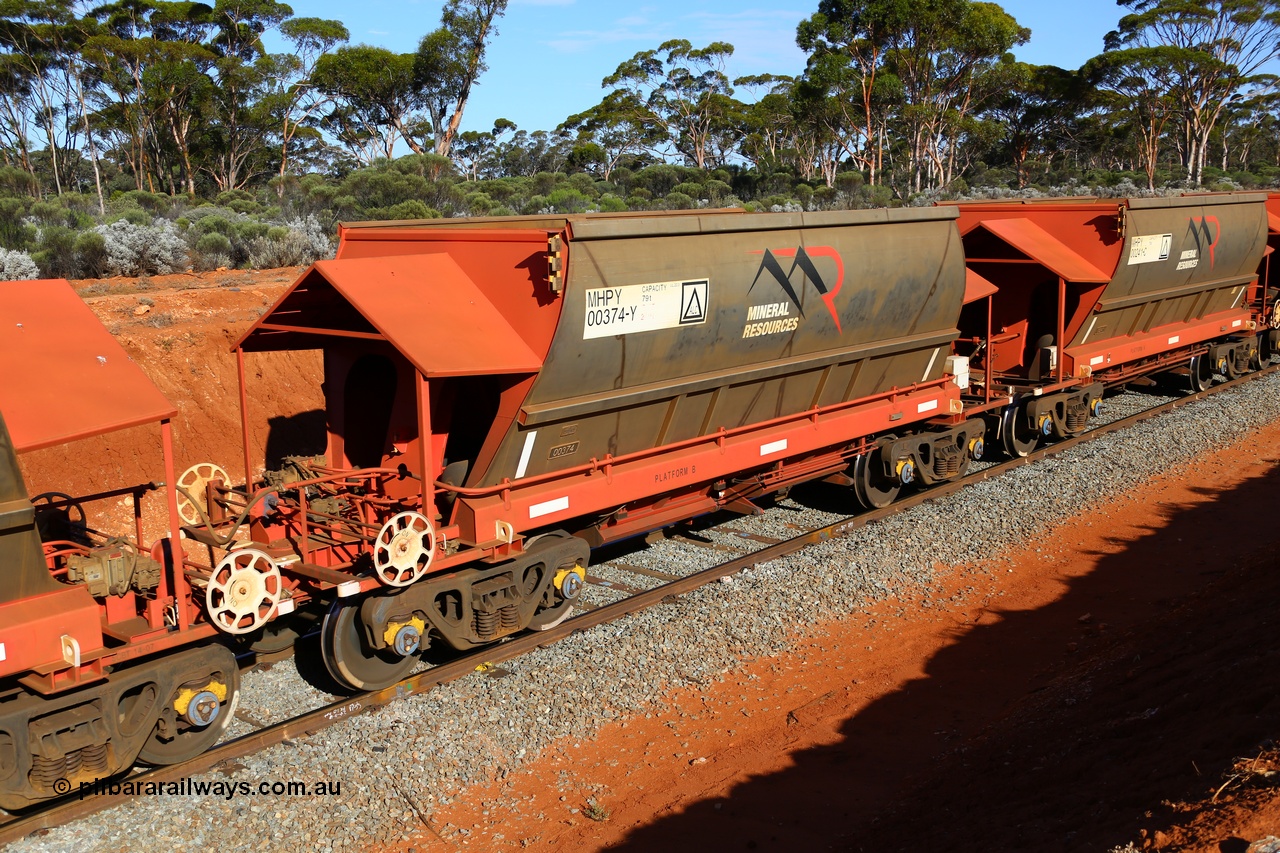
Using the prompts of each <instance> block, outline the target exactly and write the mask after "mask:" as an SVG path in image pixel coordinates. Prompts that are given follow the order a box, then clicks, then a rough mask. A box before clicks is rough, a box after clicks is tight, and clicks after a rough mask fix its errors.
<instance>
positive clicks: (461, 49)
mask: <svg viewBox="0 0 1280 853" xmlns="http://www.w3.org/2000/svg"><path fill="white" fill-rule="evenodd" d="M506 9H507V0H447V2H446V3H445V6H444V9H443V10H442V11H441V13H440V27H439V28H438V29H436V30H434V31H432V32H430V33H428V34H427V35H425V36H423V38H422V41H421V42H420V43H419V45H418V52H417V54H416V56H415V60H414V67H413V75H414V81H415V85H416V86H417V88H418V89H419V90H420V95H421V98H422V103H423V104H424V105H425V106H426V109H427V111H428V112H429V113H430V115H431V126H432V133H433V135H434V142H435V153H437V154H440V155H442V156H446V157H447V156H448V155H449V150H450V148H452V146H453V140H454V138H455V137H456V136H457V135H458V128H459V126H460V125H461V124H462V114H463V112H464V111H465V110H466V107H467V101H468V100H469V99H470V98H471V89H472V88H473V87H474V86H475V85H476V81H477V80H478V79H479V78H480V75H481V74H483V73H484V72H485V71H486V70H488V66H487V65H485V61H484V58H485V53H486V51H487V50H488V47H489V42H490V41H491V40H492V39H493V38H494V37H495V36H497V34H498V29H497V27H496V26H495V24H494V21H495V20H496V19H497V18H500V17H501V16H502V15H503V13H504V12H506ZM415 150H417V149H415Z"/></svg>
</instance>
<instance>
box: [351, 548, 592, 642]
mask: <svg viewBox="0 0 1280 853" xmlns="http://www.w3.org/2000/svg"><path fill="white" fill-rule="evenodd" d="M589 558H590V549H589V547H588V545H587V543H586V542H584V541H583V540H581V539H578V538H576V537H572V536H568V535H567V534H560V533H555V534H549V535H544V536H541V537H535V538H533V539H531V540H530V541H529V542H528V543H527V550H526V551H525V552H524V553H523V554H521V555H520V556H518V557H516V558H514V559H512V560H508V561H506V562H503V563H501V564H499V565H496V566H488V567H484V568H471V569H465V570H463V571H459V572H454V573H451V574H448V575H445V576H443V577H440V578H436V579H431V578H428V579H424V580H422V581H419V582H418V583H416V584H413V585H412V586H409V587H406V588H405V589H403V590H401V591H397V592H395V593H389V594H375V595H372V596H370V597H369V598H367V599H365V601H364V602H362V604H361V605H360V622H361V625H362V628H363V630H364V632H365V634H366V638H367V641H368V643H369V646H370V647H371V648H373V649H376V650H378V651H392V652H396V653H403V652H404V651H405V650H406V649H407V646H405V645H400V646H398V645H397V637H403V636H404V634H403V632H405V631H406V630H417V631H421V630H422V629H423V628H428V633H427V635H426V636H424V637H422V641H421V645H423V646H425V645H426V644H427V642H429V640H430V639H433V638H439V639H441V640H443V641H444V642H445V643H447V644H448V645H450V646H452V647H453V648H455V649H459V650H465V649H470V648H474V647H476V646H480V645H485V644H487V643H491V642H493V641H494V640H497V639H499V638H501V637H505V636H507V635H509V634H513V633H515V632H516V631H520V630H523V629H525V628H541V627H549V625H548V623H551V622H555V621H558V620H559V618H560V617H561V616H562V615H567V613H568V611H569V609H570V607H571V606H572V603H573V600H574V599H575V598H576V597H577V595H578V593H579V591H580V590H581V588H582V583H583V581H584V580H585V574H586V566H587V563H588V560H589ZM416 650H417V647H416V646H415V647H414V648H413V649H412V650H410V653H411V652H412V651H416Z"/></svg>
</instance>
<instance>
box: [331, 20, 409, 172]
mask: <svg viewBox="0 0 1280 853" xmlns="http://www.w3.org/2000/svg"><path fill="white" fill-rule="evenodd" d="M414 64H415V56H414V55H413V54H411V53H399V54H398V53H395V52H393V51H390V50H387V49H386V48H381V47H370V46H369V45H355V46H351V47H340V48H338V49H337V50H334V51H333V52H332V53H327V54H325V55H324V56H321V57H320V58H319V59H317V60H316V64H315V68H314V69H313V70H312V73H311V81H312V83H313V85H315V86H316V87H317V88H318V89H319V91H321V92H323V93H324V94H325V95H327V96H329V97H330V98H331V99H332V104H333V108H332V109H331V111H330V112H329V114H328V115H327V116H326V117H325V121H324V124H325V126H326V127H327V128H328V129H329V130H330V131H331V132H332V133H334V135H335V136H336V137H337V138H338V139H339V141H341V142H342V144H343V145H345V146H346V147H347V148H348V149H349V150H350V151H351V152H352V153H353V154H355V155H356V158H357V159H358V160H359V161H360V162H361V163H364V164H368V163H370V162H371V161H372V160H373V158H374V157H385V158H387V159H391V158H392V157H394V156H395V148H396V144H397V143H399V142H400V141H401V140H403V141H404V142H406V143H407V144H408V146H409V148H410V149H411V150H412V151H413V153H415V154H422V153H424V152H425V149H424V148H423V146H422V144H421V142H420V141H419V138H420V137H421V136H422V135H423V127H424V126H425V120H424V117H423V113H422V110H423V109H424V107H425V96H424V93H423V92H422V90H421V89H420V88H419V87H418V85H417V82H416V80H415V78H414Z"/></svg>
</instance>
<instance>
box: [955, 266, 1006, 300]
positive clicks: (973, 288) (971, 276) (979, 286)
mask: <svg viewBox="0 0 1280 853" xmlns="http://www.w3.org/2000/svg"><path fill="white" fill-rule="evenodd" d="M999 289H1000V288H998V287H996V286H995V285H994V284H992V283H991V282H989V281H987V280H986V279H985V278H983V277H982V276H980V275H978V274H977V273H976V272H974V271H973V270H971V269H967V268H966V269H965V271H964V304H965V305H968V304H969V303H970V302H977V301H978V300H979V299H985V298H987V297H988V296H990V295H991V294H993V293H995V292H996V291H998V290H999Z"/></svg>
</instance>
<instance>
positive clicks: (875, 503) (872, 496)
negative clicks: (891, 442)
mask: <svg viewBox="0 0 1280 853" xmlns="http://www.w3.org/2000/svg"><path fill="white" fill-rule="evenodd" d="M901 490H902V484H901V483H899V482H898V480H897V479H896V478H893V477H891V476H890V475H887V474H885V473H884V464H883V459H882V450H881V448H876V449H875V450H873V451H871V452H870V453H864V454H862V455H861V456H859V457H858V458H857V459H855V460H854V461H853V494H854V496H856V497H857V499H858V503H860V504H862V506H863V507H865V508H866V509H883V508H885V507H887V506H888V505H889V504H891V503H893V502H894V501H895V500H896V499H897V497H898V492H900V491H901Z"/></svg>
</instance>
